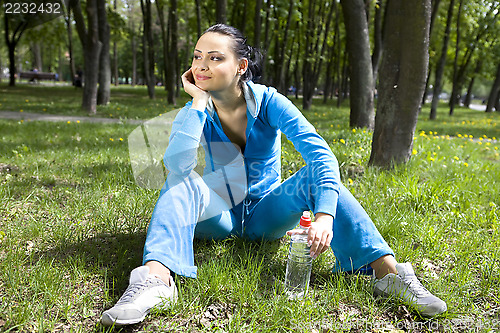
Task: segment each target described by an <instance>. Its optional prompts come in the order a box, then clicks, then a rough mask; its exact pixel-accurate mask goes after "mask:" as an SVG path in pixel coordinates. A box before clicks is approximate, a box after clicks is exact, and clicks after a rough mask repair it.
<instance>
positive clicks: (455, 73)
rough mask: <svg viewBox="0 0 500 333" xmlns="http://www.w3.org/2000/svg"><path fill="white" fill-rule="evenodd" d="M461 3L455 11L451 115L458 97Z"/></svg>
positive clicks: (461, 1) (461, 2)
mask: <svg viewBox="0 0 500 333" xmlns="http://www.w3.org/2000/svg"><path fill="white" fill-rule="evenodd" d="M462 5H463V0H460V3H459V5H458V13H457V32H456V33H457V38H456V46H455V58H454V60H453V89H452V91H451V96H450V116H451V115H453V109H454V108H455V104H456V102H457V101H456V99H457V97H458V81H459V74H458V71H457V66H458V53H459V51H460V17H461V16H462V15H461V14H462Z"/></svg>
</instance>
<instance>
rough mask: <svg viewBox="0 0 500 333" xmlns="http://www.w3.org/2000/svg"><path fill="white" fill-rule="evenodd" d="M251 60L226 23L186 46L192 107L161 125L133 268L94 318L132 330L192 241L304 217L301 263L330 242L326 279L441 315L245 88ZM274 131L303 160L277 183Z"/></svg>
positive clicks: (276, 117) (271, 104) (268, 105)
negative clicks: (159, 165)
mask: <svg viewBox="0 0 500 333" xmlns="http://www.w3.org/2000/svg"><path fill="white" fill-rule="evenodd" d="M259 59H260V55H259V53H258V51H256V50H255V49H253V48H252V47H251V46H249V45H247V44H246V39H245V38H244V37H243V36H242V34H241V33H240V32H239V31H238V30H237V29H235V28H233V27H230V26H227V25H223V24H217V25H214V26H212V27H210V28H209V29H207V30H206V31H205V32H204V33H203V35H202V36H201V37H200V39H199V40H198V42H197V44H196V47H195V50H194V57H193V62H192V66H191V68H190V69H189V70H188V71H186V72H185V73H184V74H183V75H182V83H183V85H184V90H185V91H186V92H187V93H188V94H189V95H190V96H192V97H193V100H192V101H191V102H188V103H187V104H186V106H185V107H184V108H183V109H182V110H181V111H180V112H179V114H178V115H177V117H176V119H175V121H174V123H173V125H172V133H171V135H170V142H169V146H168V148H167V150H166V153H165V157H164V162H165V165H166V167H167V169H168V170H169V174H168V177H167V181H166V182H165V185H164V186H163V188H162V190H161V192H160V197H159V199H158V201H157V203H156V206H155V209H154V212H153V215H152V218H151V222H150V224H149V228H148V233H147V237H146V244H145V247H144V256H143V265H144V266H140V267H138V268H135V269H134V270H132V272H131V275H130V285H129V287H128V288H127V290H126V291H125V293H124V294H123V296H122V297H121V298H120V300H119V301H118V302H117V303H116V305H115V306H114V307H112V308H111V309H109V310H107V311H105V312H104V313H103V314H102V318H101V322H102V323H103V324H104V325H113V324H115V325H127V324H134V323H138V322H141V321H142V320H144V318H145V316H146V315H147V314H148V312H149V311H150V309H151V308H153V307H155V306H161V305H164V304H167V303H168V302H173V301H175V299H176V298H177V288H176V286H175V283H174V280H173V278H172V274H171V272H173V273H175V274H179V275H183V276H187V277H193V278H194V277H196V266H194V255H193V239H194V238H204V239H207V238H208V239H223V238H226V237H229V236H239V237H245V238H247V239H251V240H261V239H266V240H274V239H278V238H280V237H283V236H284V235H285V233H287V230H290V229H293V228H294V227H295V226H296V225H297V222H298V220H299V218H300V216H301V214H302V212H303V211H304V210H311V211H312V212H313V213H314V216H315V222H314V223H313V224H312V226H311V227H310V228H309V231H308V242H309V244H310V246H311V256H312V257H313V258H315V257H317V256H318V255H320V254H321V253H323V252H324V251H326V250H327V249H328V248H329V247H330V246H331V248H332V249H333V252H334V254H335V257H336V260H337V264H336V267H337V269H338V271H346V272H352V273H355V272H362V273H367V274H373V287H374V293H375V294H376V295H384V296H389V295H392V296H394V297H396V298H398V299H400V300H402V301H403V302H404V303H406V304H408V305H411V306H412V308H413V309H415V310H416V311H418V312H419V313H420V314H422V315H424V316H435V315H438V314H440V313H443V312H444V311H446V309H447V307H446V303H445V302H443V301H442V300H441V299H439V298H438V297H436V296H434V295H432V294H431V293H430V292H429V291H427V290H426V289H425V288H424V287H423V286H422V284H421V283H420V281H419V280H418V279H417V278H416V276H415V274H414V271H413V269H412V266H411V264H409V263H401V264H398V263H397V262H396V260H395V257H394V253H393V251H392V250H391V248H390V247H389V246H388V244H387V243H386V242H385V240H384V239H383V238H382V236H381V235H380V233H379V232H378V231H377V229H376V227H375V225H374V224H373V222H372V221H371V219H370V218H369V217H368V215H367V214H366V212H365V211H364V209H363V208H362V207H361V205H360V204H359V203H358V202H357V201H356V199H355V198H354V197H353V196H352V194H351V193H350V192H349V191H348V190H347V189H346V188H345V187H344V186H343V185H342V184H341V182H340V174H339V169H338V163H337V160H336V158H335V156H334V155H333V153H332V151H331V150H330V148H329V146H328V145H327V143H326V142H325V141H324V140H323V139H322V138H321V137H320V136H319V135H318V134H317V133H316V130H315V129H314V127H313V126H312V125H311V124H310V123H309V122H308V121H307V120H306V118H305V117H304V116H303V115H302V114H301V113H300V111H299V110H298V109H297V108H296V107H295V106H294V105H293V104H292V102H291V101H290V100H288V99H287V98H286V97H285V96H283V95H281V94H279V93H278V92H277V91H276V89H274V88H270V87H266V86H263V85H259V84H255V83H253V82H252V81H251V80H252V78H253V77H256V76H257V75H258V73H259V70H260V68H259V63H258V60H259ZM281 133H284V134H285V135H286V137H287V138H288V140H290V141H291V142H292V143H293V145H294V146H295V148H296V149H297V150H298V151H299V152H300V154H301V155H302V157H303V158H304V161H305V163H306V165H305V166H304V167H303V168H301V169H300V170H299V171H298V172H297V173H295V174H294V175H292V176H291V177H290V178H288V179H287V180H286V181H284V182H283V183H281V180H280V170H281V165H280V159H281ZM200 144H202V146H203V147H204V149H205V155H206V160H207V166H206V168H205V171H204V176H203V177H200V176H198V174H197V173H196V172H195V171H194V170H193V169H194V167H195V166H196V156H197V155H196V149H197V148H198V146H199V145H200ZM238 156H239V157H240V159H238ZM238 168H240V169H241V170H243V172H239V169H238ZM220 179H222V180H223V181H222V182H220V181H219V182H217V181H218V180H220ZM221 184H222V186H221ZM292 233H293V232H291V231H288V234H289V235H291V234H292Z"/></svg>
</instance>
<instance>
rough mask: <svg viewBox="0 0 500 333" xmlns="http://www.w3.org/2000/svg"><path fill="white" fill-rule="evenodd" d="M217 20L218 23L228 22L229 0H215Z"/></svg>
mask: <svg viewBox="0 0 500 333" xmlns="http://www.w3.org/2000/svg"><path fill="white" fill-rule="evenodd" d="M215 2H216V4H215V21H216V23H224V24H225V23H226V22H227V17H226V9H227V0H216V1H215Z"/></svg>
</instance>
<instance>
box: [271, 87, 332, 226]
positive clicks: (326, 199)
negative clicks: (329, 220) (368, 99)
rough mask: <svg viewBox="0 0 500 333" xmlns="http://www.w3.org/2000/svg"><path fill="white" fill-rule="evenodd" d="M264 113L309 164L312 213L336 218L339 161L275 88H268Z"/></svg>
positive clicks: (292, 105)
mask: <svg viewBox="0 0 500 333" xmlns="http://www.w3.org/2000/svg"><path fill="white" fill-rule="evenodd" d="M267 112H268V117H269V118H268V119H269V121H270V124H271V126H275V127H277V128H278V129H279V130H281V132H282V133H283V134H285V136H286V137H287V139H288V140H290V141H291V142H292V144H293V146H294V147H295V149H297V151H298V152H299V153H300V154H301V155H302V158H303V159H304V161H305V162H306V164H307V165H308V166H310V174H308V177H312V179H311V181H310V183H311V184H314V185H315V186H313V187H311V194H312V195H313V196H314V202H315V207H314V214H316V213H326V214H330V215H332V216H333V217H334V218H335V213H336V211H337V201H338V196H339V190H340V184H341V182H340V171H339V165H338V161H337V158H336V157H335V155H334V154H333V152H332V151H331V149H330V147H329V146H328V144H327V143H326V141H325V140H324V139H323V138H322V137H321V136H320V135H319V134H318V133H316V129H315V128H314V126H313V125H311V123H309V121H307V119H306V118H305V117H304V116H303V115H302V113H301V112H300V111H299V109H297V107H296V106H295V105H294V104H293V103H292V102H291V101H290V100H289V99H288V98H286V97H285V96H283V95H281V94H280V93H278V92H276V91H275V90H274V91H271V96H270V97H269V100H268V103H267Z"/></svg>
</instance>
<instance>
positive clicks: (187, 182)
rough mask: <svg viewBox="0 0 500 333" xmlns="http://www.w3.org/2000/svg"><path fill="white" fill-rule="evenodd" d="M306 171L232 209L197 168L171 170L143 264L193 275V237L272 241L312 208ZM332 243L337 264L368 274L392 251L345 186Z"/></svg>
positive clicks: (150, 231) (342, 268)
mask: <svg viewBox="0 0 500 333" xmlns="http://www.w3.org/2000/svg"><path fill="white" fill-rule="evenodd" d="M308 174H309V170H308V166H304V167H303V168H302V169H300V170H299V171H298V172H297V173H296V174H294V175H293V176H291V177H290V178H288V179H287V180H285V181H284V182H283V183H282V184H281V185H279V186H278V187H276V188H275V189H274V190H272V191H271V192H269V193H267V194H266V195H265V196H264V197H262V198H261V199H260V200H255V201H251V202H250V201H249V200H245V201H244V202H243V203H240V204H239V205H237V206H236V207H234V208H230V206H228V204H227V203H226V202H225V201H224V200H223V199H222V198H221V197H220V196H219V195H218V194H217V193H215V192H214V191H213V190H212V189H210V188H209V187H208V186H207V185H206V184H205V182H204V180H203V178H201V177H199V176H198V175H197V174H196V173H195V172H192V173H191V174H190V175H189V176H188V177H180V176H177V175H175V174H173V173H169V175H168V177H167V181H166V182H165V185H164V186H163V188H162V190H161V192H160V197H159V199H158V201H157V203H156V206H155V209H154V211H153V215H152V218H151V222H150V224H149V227H148V232H147V237H146V243H145V246H144V255H143V264H144V263H146V262H148V261H152V260H155V261H159V262H161V263H162V264H163V265H165V266H166V267H167V268H169V269H170V270H171V271H173V272H174V273H176V274H180V275H183V276H187V277H196V266H195V265H194V253H193V240H194V238H200V239H224V238H226V237H228V236H230V235H236V236H240V237H241V236H242V237H245V238H248V239H251V240H257V239H266V240H274V239H278V238H280V237H282V236H284V235H285V233H286V231H287V230H291V229H293V228H294V227H295V226H296V225H297V223H298V221H299V218H300V216H301V214H302V212H303V211H304V210H312V211H314V196H313V195H311V194H310V193H309V192H310V191H309V189H310V188H312V186H311V184H310V177H308V176H307V175H308ZM242 220H243V223H242ZM331 247H332V250H333V253H334V254H335V257H336V260H337V265H336V269H337V270H341V271H348V272H355V271H358V270H359V271H361V272H368V273H369V272H370V271H371V267H369V264H370V263H371V262H373V261H375V260H376V259H378V258H380V257H382V256H384V255H387V254H391V255H394V253H393V251H392V250H391V248H390V247H389V246H388V244H387V243H386V241H385V240H384V239H383V238H382V236H381V235H380V233H379V232H378V230H377V228H376V227H375V225H374V224H373V222H372V220H371V219H370V217H369V216H368V215H367V213H366V212H365V210H364V209H363V207H361V205H360V204H359V202H358V201H357V200H356V199H355V198H354V197H353V196H352V194H351V193H350V192H349V190H348V189H347V188H345V187H344V186H343V185H341V186H340V193H339V197H338V203H337V212H336V215H335V216H334V222H333V239H332V241H331ZM339 267H340V269H339Z"/></svg>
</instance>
